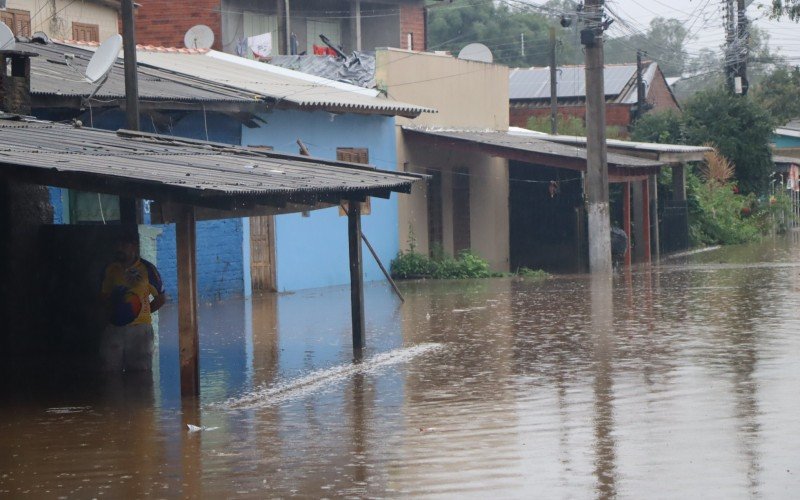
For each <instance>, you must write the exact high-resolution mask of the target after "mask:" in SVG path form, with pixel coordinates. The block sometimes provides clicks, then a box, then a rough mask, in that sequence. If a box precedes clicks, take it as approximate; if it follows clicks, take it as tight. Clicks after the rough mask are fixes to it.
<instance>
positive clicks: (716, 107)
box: [631, 86, 774, 194]
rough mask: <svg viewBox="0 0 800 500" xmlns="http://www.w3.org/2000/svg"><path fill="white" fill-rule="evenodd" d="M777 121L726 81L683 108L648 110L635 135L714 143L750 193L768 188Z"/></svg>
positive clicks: (739, 181)
mask: <svg viewBox="0 0 800 500" xmlns="http://www.w3.org/2000/svg"><path fill="white" fill-rule="evenodd" d="M773 128H774V121H773V120H772V117H771V116H770V115H769V113H768V112H767V111H766V110H764V109H763V108H762V107H760V106H759V105H758V104H757V103H756V102H754V101H753V100H752V99H749V98H743V97H741V96H737V95H730V94H729V93H728V92H726V91H725V90H724V89H723V88H722V86H720V87H718V88H716V89H711V90H705V91H702V92H699V93H697V94H696V95H695V96H693V97H692V98H690V99H689V100H688V101H687V103H686V104H685V105H684V108H683V113H682V114H680V115H678V114H677V113H674V112H669V111H667V112H660V113H648V114H646V115H644V116H643V117H642V118H641V119H639V120H638V121H637V122H636V124H635V125H634V126H633V129H632V131H631V137H632V138H633V139H634V140H639V141H652V142H670V143H683V144H692V145H695V146H701V145H703V144H708V143H710V144H713V145H714V146H715V147H716V148H717V150H718V151H719V152H720V154H722V155H723V156H725V157H726V158H728V159H729V160H730V161H731V162H732V163H733V164H734V165H735V170H736V179H737V181H738V185H739V188H740V189H741V190H742V191H743V192H745V193H756V194H763V193H765V192H766V189H767V187H768V183H769V177H770V174H771V173H772V169H773V164H772V152H771V150H770V146H769V141H770V138H771V136H772V130H773Z"/></svg>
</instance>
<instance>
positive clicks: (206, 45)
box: [183, 24, 214, 49]
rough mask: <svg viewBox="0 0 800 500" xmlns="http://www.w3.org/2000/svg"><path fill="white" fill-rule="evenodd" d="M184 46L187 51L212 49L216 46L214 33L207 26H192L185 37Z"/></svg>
mask: <svg viewBox="0 0 800 500" xmlns="http://www.w3.org/2000/svg"><path fill="white" fill-rule="evenodd" d="M183 45H185V46H186V48H187V49H210V48H211V46H212V45H214V31H212V30H211V28H209V27H208V26H206V25H205V24H198V25H196V26H192V27H191V28H189V31H187V32H186V34H185V35H184V36H183Z"/></svg>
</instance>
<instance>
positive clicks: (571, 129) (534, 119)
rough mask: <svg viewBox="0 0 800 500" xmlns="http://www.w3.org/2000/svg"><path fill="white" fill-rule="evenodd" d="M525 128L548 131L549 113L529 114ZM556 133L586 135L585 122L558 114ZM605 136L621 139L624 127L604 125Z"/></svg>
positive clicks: (547, 132)
mask: <svg viewBox="0 0 800 500" xmlns="http://www.w3.org/2000/svg"><path fill="white" fill-rule="evenodd" d="M526 128H528V129H529V130H535V131H536V132H544V133H545V134H549V133H550V115H547V116H531V117H530V118H529V119H528V123H527V124H526ZM558 134H559V135H575V136H581V137H585V136H586V123H585V122H584V121H583V119H582V118H580V117H577V116H568V115H559V117H558ZM606 137H607V138H609V139H622V138H624V137H625V129H623V128H622V127H615V126H610V127H606Z"/></svg>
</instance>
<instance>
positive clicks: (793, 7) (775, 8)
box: [772, 0, 800, 21]
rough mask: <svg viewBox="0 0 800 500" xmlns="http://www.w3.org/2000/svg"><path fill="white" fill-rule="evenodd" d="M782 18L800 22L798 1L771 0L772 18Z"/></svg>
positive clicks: (799, 2) (799, 3) (799, 0)
mask: <svg viewBox="0 0 800 500" xmlns="http://www.w3.org/2000/svg"><path fill="white" fill-rule="evenodd" d="M782 16H786V17H788V18H789V19H791V20H792V21H800V0H772V17H773V18H779V17H782Z"/></svg>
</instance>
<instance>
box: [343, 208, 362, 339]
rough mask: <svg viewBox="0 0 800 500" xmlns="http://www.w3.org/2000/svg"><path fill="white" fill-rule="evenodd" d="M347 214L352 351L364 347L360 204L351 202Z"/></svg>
mask: <svg viewBox="0 0 800 500" xmlns="http://www.w3.org/2000/svg"><path fill="white" fill-rule="evenodd" d="M349 207H350V209H349V210H348V213H347V236H348V242H349V245H350V306H351V309H350V310H351V317H352V323H353V349H354V350H357V351H358V350H361V349H362V348H363V347H364V345H365V333H364V330H365V320H364V269H363V262H362V260H361V204H360V203H358V201H357V200H351V201H350V203H349Z"/></svg>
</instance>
